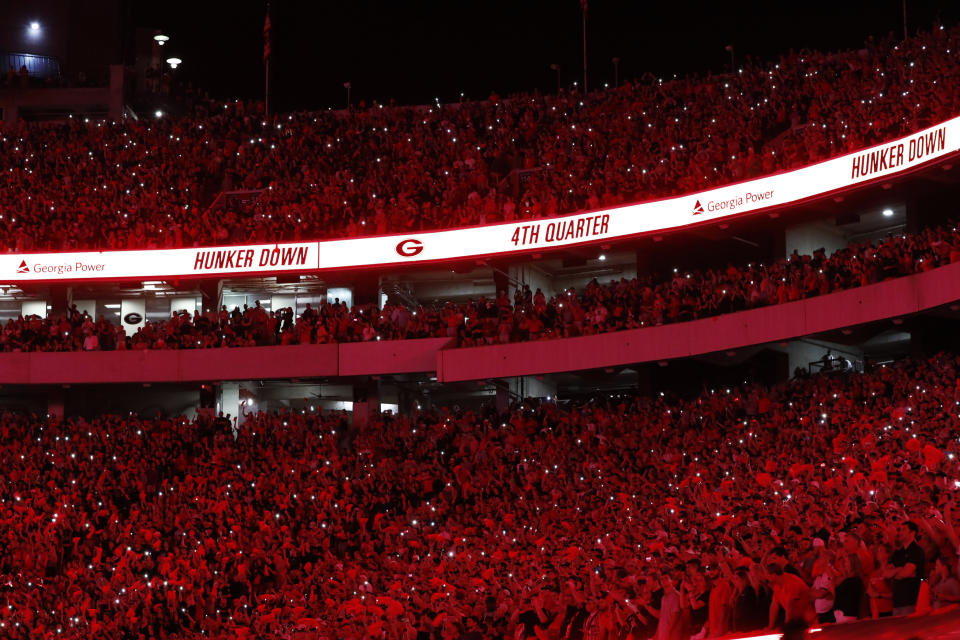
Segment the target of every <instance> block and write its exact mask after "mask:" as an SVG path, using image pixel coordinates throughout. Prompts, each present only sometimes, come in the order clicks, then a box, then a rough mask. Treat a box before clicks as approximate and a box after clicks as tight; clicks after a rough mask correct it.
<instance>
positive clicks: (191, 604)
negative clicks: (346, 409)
mask: <svg viewBox="0 0 960 640" xmlns="http://www.w3.org/2000/svg"><path fill="white" fill-rule="evenodd" d="M958 380H960V359H958V358H957V357H956V356H954V355H948V354H939V355H936V356H933V357H930V358H928V359H922V360H917V361H910V360H904V361H902V362H900V363H898V364H896V365H890V366H883V367H878V368H877V369H875V370H873V371H870V372H868V373H865V374H833V375H826V374H825V375H819V376H815V377H810V378H799V379H796V380H794V381H791V382H788V383H784V384H781V385H780V386H777V387H773V388H764V387H762V386H759V385H745V386H742V387H738V388H714V389H710V388H704V389H703V390H702V392H701V393H700V394H699V395H697V396H696V397H692V398H680V397H673V396H670V395H663V394H661V395H659V396H656V397H652V398H651V397H647V398H642V397H636V396H632V395H625V396H624V395H617V396H612V395H611V396H610V397H606V396H604V397H598V398H595V399H594V400H591V401H589V402H586V403H584V404H572V403H571V404H569V405H563V406H557V405H555V404H552V403H542V404H541V403H526V404H521V405H517V406H515V407H514V408H513V409H512V410H511V411H510V412H509V413H508V414H503V415H496V414H495V413H493V412H491V411H480V412H471V411H456V412H450V411H446V410H443V411H439V412H429V413H421V414H418V415H413V416H409V417H393V416H389V415H387V416H384V417H382V418H381V419H379V420H377V421H375V422H374V423H371V424H370V425H369V426H367V427H362V428H361V427H356V426H349V425H348V421H347V420H346V418H345V416H343V415H341V414H337V413H329V414H322V413H321V414H316V413H312V412H310V413H308V412H303V413H301V412H296V411H289V412H285V413H281V414H254V415H248V416H245V417H243V418H241V420H240V423H239V425H236V426H235V425H234V424H232V422H231V419H230V418H229V417H223V418H218V419H211V418H201V419H198V420H196V421H193V422H191V421H188V420H186V419H185V418H182V417H169V418H165V417H140V416H135V415H131V416H126V417H116V416H104V417H100V418H96V419H91V420H85V419H82V418H76V419H67V420H65V421H63V422H61V421H59V420H57V419H50V420H43V419H39V418H37V417H36V416H30V415H22V414H12V413H6V414H3V415H2V417H0V432H2V440H0V443H2V444H0V447H2V449H3V455H2V459H3V460H4V463H5V472H4V473H5V482H4V483H3V484H2V485H0V497H2V502H0V514H2V515H0V539H2V540H3V544H4V548H5V549H7V550H8V552H7V553H5V554H3V555H2V556H0V577H2V585H3V590H4V604H5V609H6V610H5V611H4V615H3V616H2V618H0V624H2V625H3V627H4V630H3V634H4V635H5V637H10V638H45V637H64V638H89V637H153V638H180V637H198V635H197V634H200V633H202V635H203V636H205V637H209V638H238V637H239V638H255V637H266V636H269V637H273V636H274V635H276V634H280V635H283V634H286V635H285V637H290V638H307V637H312V638H316V637H320V638H371V637H374V638H380V637H389V638H411V639H413V638H420V637H423V638H451V639H452V638H494V637H497V638H499V637H520V638H532V637H547V635H545V634H549V637H590V638H592V637H625V636H626V632H627V631H629V630H631V629H633V630H634V632H635V635H634V636H633V637H647V636H645V635H643V634H644V633H652V632H653V631H654V630H655V629H656V627H657V624H658V621H657V620H658V616H660V618H661V620H666V622H661V624H673V623H674V622H676V623H678V624H679V623H681V622H682V623H683V624H684V629H685V630H686V632H687V633H696V632H697V631H698V630H700V628H701V627H702V626H703V625H707V632H708V634H709V635H711V636H719V635H722V634H724V633H726V632H728V631H730V630H734V629H735V630H738V631H747V630H753V629H759V628H762V627H767V626H768V625H769V624H770V623H771V622H775V620H776V616H775V615H773V614H775V613H776V611H775V610H774V611H773V612H770V603H771V598H776V599H777V602H780V603H782V604H783V605H784V607H785V608H786V609H787V611H788V613H787V616H788V618H789V617H796V616H799V617H806V618H809V619H810V621H811V622H812V621H813V620H814V619H815V616H817V615H819V617H820V620H821V621H825V620H829V621H831V622H832V621H834V620H841V621H842V620H846V619H856V618H859V617H871V616H874V617H876V616H878V615H883V614H884V613H889V612H891V611H892V610H893V608H894V607H897V608H899V607H905V606H912V605H914V604H915V603H916V602H917V600H918V594H919V587H920V581H919V577H923V578H926V579H927V580H926V581H925V582H924V584H925V585H926V587H925V589H926V588H929V590H930V596H929V597H930V598H931V599H932V602H933V605H934V606H936V605H938V604H941V603H947V602H955V601H957V600H960V583H957V580H956V578H955V577H952V576H954V575H955V573H956V567H957V559H956V553H955V550H956V548H957V544H958V540H957V538H956V534H955V532H954V527H955V525H956V522H955V518H956V514H955V497H954V496H955V492H956V487H957V486H958V485H960V469H958V466H957V460H956V454H957V452H958V450H960V445H958V441H957V438H956V430H957V421H958V415H957V413H958V408H957V407H958V406H960V384H958V382H957V381H958ZM234 427H235V429H236V436H235V435H234V433H233V432H232V430H233V429H234ZM801 514H802V515H801ZM915 531H919V538H918V542H919V548H916V547H913V546H910V545H909V543H910V541H911V540H912V539H913V537H914V532H915ZM902 549H907V551H902ZM904 554H907V555H906V556H905V555H904ZM905 557H907V558H909V560H907V561H909V562H912V563H914V564H915V565H916V568H917V574H916V575H917V576H918V577H917V578H913V577H911V576H909V575H907V573H898V571H903V568H904V567H905V566H906V561H905V560H904V558H905ZM898 568H899V569H898ZM783 572H786V573H788V574H795V576H794V577H790V578H784V577H783V576H782V575H780V574H781V573H783ZM908 572H909V571H908ZM797 576H798V577H797ZM801 581H802V582H801ZM673 585H676V588H677V589H679V593H675V592H674V586H673ZM771 585H773V586H772V590H771ZM797 585H800V586H799V587H798V586H797ZM811 587H812V588H813V589H814V590H819V589H823V590H824V591H817V592H816V593H817V594H818V595H817V598H816V599H815V601H814V602H813V603H812V604H811V602H810V601H807V600H806V593H807V592H808V591H807V590H808V589H809V588H811ZM795 588H798V589H800V591H801V592H802V593H800V594H799V595H798V594H797V592H796V591H791V589H795ZM926 597H927V596H926V595H924V596H923V597H922V598H926ZM795 598H801V599H802V600H803V605H802V606H799V605H797V602H796V601H794V600H793V599H795ZM922 598H921V600H922ZM813 606H815V607H816V611H813V610H812V607H813ZM808 607H810V610H808V609H807V608H808ZM774 609H776V607H774ZM681 612H682V615H681ZM674 618H675V620H674ZM518 627H519V631H517V628H518ZM537 627H540V628H541V629H540V630H539V631H538V630H537ZM571 629H572V630H573V631H571ZM297 630H300V632H301V635H297V633H298V631H297ZM568 632H571V633H574V634H583V635H569V636H568V635H563V634H565V633H568ZM604 634H609V635H604ZM618 634H619V635H618ZM671 637H672V636H671ZM678 637H679V636H678ZM684 637H686V636H684Z"/></svg>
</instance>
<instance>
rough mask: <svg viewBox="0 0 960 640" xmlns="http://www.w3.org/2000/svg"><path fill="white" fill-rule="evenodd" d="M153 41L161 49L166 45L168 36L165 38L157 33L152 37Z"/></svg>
mask: <svg viewBox="0 0 960 640" xmlns="http://www.w3.org/2000/svg"><path fill="white" fill-rule="evenodd" d="M153 39H154V40H156V42H157V44H158V45H160V46H161V47H162V46H163V45H165V44H166V43H167V40H169V39H170V36H165V35H163V34H162V33H158V34H157V35H155V36H153Z"/></svg>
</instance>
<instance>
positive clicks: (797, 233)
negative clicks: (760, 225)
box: [785, 222, 847, 256]
mask: <svg viewBox="0 0 960 640" xmlns="http://www.w3.org/2000/svg"><path fill="white" fill-rule="evenodd" d="M785 234H786V255H787V256H789V255H790V254H792V253H793V251H794V250H796V251H797V253H799V254H800V255H802V256H809V255H813V252H814V251H816V250H817V249H821V248H822V249H826V250H827V255H828V256H829V255H830V254H832V253H833V252H834V251H838V250H840V249H845V248H846V247H847V239H846V237H844V235H843V230H842V229H840V228H839V227H837V226H836V225H830V224H829V223H825V222H811V223H810V224H804V225H800V226H796V227H790V228H788V229H787V230H786V231H785Z"/></svg>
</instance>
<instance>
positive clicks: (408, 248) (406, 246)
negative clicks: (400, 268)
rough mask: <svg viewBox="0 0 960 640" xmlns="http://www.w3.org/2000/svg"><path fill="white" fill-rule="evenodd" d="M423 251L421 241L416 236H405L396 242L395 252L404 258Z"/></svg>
mask: <svg viewBox="0 0 960 640" xmlns="http://www.w3.org/2000/svg"><path fill="white" fill-rule="evenodd" d="M421 251H423V243H422V242H420V241H419V240H417V239H416V238H407V239H406V240H401V241H400V242H398V243H397V253H398V254H400V255H401V256H403V257H404V258H412V257H413V256H415V255H417V254H419V253H420V252H421Z"/></svg>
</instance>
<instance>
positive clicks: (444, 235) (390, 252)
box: [0, 118, 960, 283]
mask: <svg viewBox="0 0 960 640" xmlns="http://www.w3.org/2000/svg"><path fill="white" fill-rule="evenodd" d="M958 151H960V118H954V119H952V120H948V121H947V122H943V123H941V124H938V125H936V126H933V127H930V128H929V129H925V130H923V131H919V132H917V133H915V134H912V135H910V136H906V137H904V138H900V139H899V140H895V141H892V142H887V143H884V144H881V145H877V146H875V147H871V148H869V149H864V150H861V151H857V152H854V153H850V154H847V155H843V156H839V157H837V158H833V159H831V160H826V161H824V162H821V163H819V164H815V165H811V166H808V167H803V168H801V169H796V170H793V171H787V172H784V173H778V174H773V175H769V176H765V177H762V178H757V179H755V180H749V181H746V182H741V183H737V184H730V185H726V186H723V187H718V188H716V189H710V190H708V191H700V192H697V193H692V194H688V195H683V196H678V197H675V198H667V199H664V200H654V201H652V202H643V203H639V204H632V205H626V206H622V207H616V208H612V209H607V210H604V211H592V212H589V213H581V214H575V215H569V216H561V217H556V218H546V219H540V220H524V221H520V222H512V223H505V224H494V225H487V226H482V227H467V228H461V229H449V230H445V231H429V232H424V233H420V234H417V235H415V236H410V235H409V234H407V235H392V236H375V237H366V238H350V239H343V240H324V241H319V242H316V241H315V242H296V243H281V244H275V245H274V244H271V245H250V246H232V247H199V248H193V249H157V250H143V251H104V252H96V251H87V252H75V253H35V254H4V255H0V282H10V283H16V282H26V281H51V280H54V281H55V280H63V281H69V280H120V279H124V278H133V279H136V278H141V279H143V278H160V277H179V278H192V277H203V276H228V275H243V274H257V273H277V272H294V273H308V272H311V271H317V270H332V269H351V268H360V267H366V266H383V265H402V264H410V263H422V262H431V261H437V260H457V259H463V258H482V257H484V256H491V255H501V254H509V253H523V252H530V251H539V250H546V249H552V248H556V247H563V246H569V245H574V244H586V243H591V242H599V241H610V240H616V239H619V238H628V237H631V236H636V235H641V234H646V233H654V232H658V231H669V230H671V229H679V228H682V227H685V226H688V225H692V224H698V223H702V222H706V221H715V220H721V219H724V218H732V217H736V216H739V215H743V214H748V213H751V212H756V211H761V210H765V209H770V208H772V207H780V206H784V205H789V204H794V203H798V202H801V201H803V200H809V199H812V198H818V197H822V196H824V195H827V194H830V193H833V192H836V191H840V190H844V189H850V188H853V187H856V186H857V185H858V184H861V183H865V182H868V181H871V180H876V179H879V178H884V177H891V176H895V175H897V174H901V173H903V172H906V171H908V170H911V169H914V168H917V167H919V166H921V165H923V164H925V163H927V162H930V161H933V160H937V159H942V158H945V157H947V156H950V155H952V154H954V153H956V152H958Z"/></svg>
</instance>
